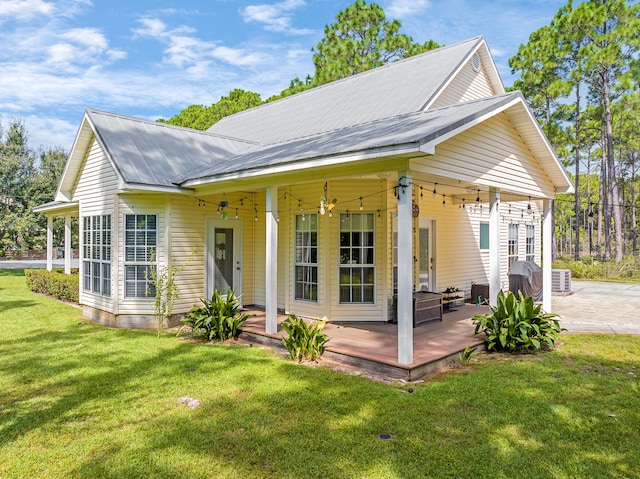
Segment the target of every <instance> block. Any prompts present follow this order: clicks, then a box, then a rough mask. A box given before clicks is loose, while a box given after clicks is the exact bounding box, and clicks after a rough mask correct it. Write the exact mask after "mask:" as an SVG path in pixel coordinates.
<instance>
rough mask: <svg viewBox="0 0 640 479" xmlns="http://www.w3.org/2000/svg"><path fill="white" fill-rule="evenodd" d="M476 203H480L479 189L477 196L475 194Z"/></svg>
mask: <svg viewBox="0 0 640 479" xmlns="http://www.w3.org/2000/svg"><path fill="white" fill-rule="evenodd" d="M476 204H477V205H479V204H480V190H479V189H478V196H476Z"/></svg>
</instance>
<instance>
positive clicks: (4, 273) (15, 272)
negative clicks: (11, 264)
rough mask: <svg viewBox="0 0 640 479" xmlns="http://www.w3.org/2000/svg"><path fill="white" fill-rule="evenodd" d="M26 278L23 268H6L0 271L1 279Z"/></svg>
mask: <svg viewBox="0 0 640 479" xmlns="http://www.w3.org/2000/svg"><path fill="white" fill-rule="evenodd" d="M19 276H24V269H21V268H16V269H13V268H11V269H10V268H4V269H0V277H16V278H17V277H19Z"/></svg>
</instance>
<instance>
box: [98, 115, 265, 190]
mask: <svg viewBox="0 0 640 479" xmlns="http://www.w3.org/2000/svg"><path fill="white" fill-rule="evenodd" d="M86 117H87V118H88V120H89V122H90V123H91V125H92V127H93V130H94V132H95V135H96V138H97V139H98V142H99V143H100V146H101V147H102V148H103V150H104V151H105V153H106V155H107V156H108V157H109V158H110V159H111V161H112V163H113V165H114V167H115V168H116V170H117V171H118V173H119V175H120V177H121V178H122V179H123V180H124V182H125V183H128V184H144V185H157V186H174V185H175V183H174V182H175V180H176V178H178V177H181V176H183V175H184V172H185V171H190V170H193V169H194V168H202V167H205V166H206V165H209V164H210V163H211V161H212V159H215V158H218V157H219V158H228V157H232V156H233V155H235V154H237V153H239V152H241V151H243V150H246V149H247V148H251V147H255V146H256V144H255V143H252V142H250V141H246V140H238V139H235V138H228V137H225V136H222V135H217V134H213V133H208V132H203V131H198V130H192V129H189V128H181V127H176V126H173V125H167V124H164V123H157V122H153V121H146V120H140V119H137V118H130V117H126V116H120V115H115V114H113V113H106V112H102V111H97V110H87V112H86Z"/></svg>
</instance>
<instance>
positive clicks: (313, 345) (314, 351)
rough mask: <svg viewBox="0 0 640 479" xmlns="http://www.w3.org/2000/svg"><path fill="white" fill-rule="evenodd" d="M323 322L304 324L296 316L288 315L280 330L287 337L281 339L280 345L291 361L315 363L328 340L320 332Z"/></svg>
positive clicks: (324, 321)
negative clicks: (285, 350)
mask: <svg viewBox="0 0 640 479" xmlns="http://www.w3.org/2000/svg"><path fill="white" fill-rule="evenodd" d="M326 323H327V321H326V320H323V321H311V322H310V323H307V322H305V321H304V320H303V319H302V318H300V316H298V315H297V314H294V315H289V317H288V318H287V319H286V320H285V321H284V322H283V323H282V329H284V330H285V332H286V333H287V334H288V337H285V338H282V344H284V347H285V348H287V351H289V355H290V356H291V359H296V360H298V361H302V360H304V359H307V360H310V361H316V360H317V359H318V358H319V357H320V356H322V354H323V353H324V345H325V343H326V342H327V341H328V340H329V338H328V337H327V335H326V334H324V333H323V332H322V329H323V328H324V325H325V324H326Z"/></svg>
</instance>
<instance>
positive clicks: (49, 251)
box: [47, 216, 53, 271]
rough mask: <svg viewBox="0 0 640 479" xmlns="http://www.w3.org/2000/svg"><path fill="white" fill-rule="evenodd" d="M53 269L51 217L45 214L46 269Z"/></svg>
mask: <svg viewBox="0 0 640 479" xmlns="http://www.w3.org/2000/svg"><path fill="white" fill-rule="evenodd" d="M52 269H53V217H51V216H47V271H51V270H52Z"/></svg>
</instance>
